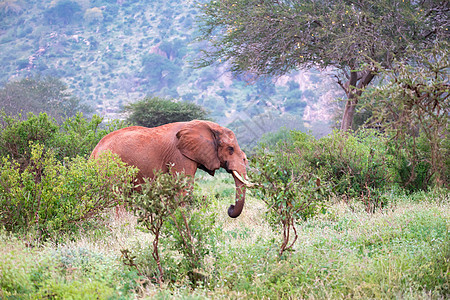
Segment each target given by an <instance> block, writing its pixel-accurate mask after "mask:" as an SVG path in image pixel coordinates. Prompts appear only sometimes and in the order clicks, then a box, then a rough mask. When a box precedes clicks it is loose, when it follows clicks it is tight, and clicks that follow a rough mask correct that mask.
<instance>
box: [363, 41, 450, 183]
mask: <svg viewBox="0 0 450 300" xmlns="http://www.w3.org/2000/svg"><path fill="white" fill-rule="evenodd" d="M448 46H449V44H448V43H442V44H440V45H436V46H435V47H433V48H432V49H430V50H428V49H427V50H426V51H420V52H418V53H413V54H411V56H415V57H416V58H415V63H414V66H411V65H407V64H405V63H403V62H394V65H393V67H392V69H391V70H383V68H382V67H380V70H381V73H382V74H383V77H385V78H386V81H382V82H381V84H380V85H379V86H377V87H376V88H373V89H370V90H368V91H367V92H366V93H365V94H364V95H363V97H364V98H365V102H367V104H366V105H367V107H368V108H369V110H370V111H371V112H372V117H371V118H369V120H368V121H369V122H368V124H369V125H371V126H374V127H377V128H380V129H382V130H383V131H386V132H389V133H390V136H391V137H392V139H391V142H392V143H393V144H394V145H395V147H396V148H397V151H396V152H397V153H404V155H405V157H406V159H407V169H409V172H408V173H409V174H407V178H405V179H406V180H405V182H403V183H404V185H405V186H408V185H409V184H411V183H412V182H413V181H415V178H416V177H417V173H418V172H417V170H416V169H418V166H419V164H420V163H421V162H423V163H426V164H427V165H429V168H427V172H426V174H425V178H423V182H425V186H427V185H428V184H429V182H430V180H433V181H434V184H435V185H437V186H440V187H442V186H445V187H448V186H449V184H450V159H449V154H450V133H449V129H450V128H449V127H450V122H449V121H450V115H449V111H450V94H449V91H450V79H449V78H450V68H449V67H450V58H449V57H450V50H449V47H448ZM399 156H400V155H399ZM400 157H401V156H400Z"/></svg>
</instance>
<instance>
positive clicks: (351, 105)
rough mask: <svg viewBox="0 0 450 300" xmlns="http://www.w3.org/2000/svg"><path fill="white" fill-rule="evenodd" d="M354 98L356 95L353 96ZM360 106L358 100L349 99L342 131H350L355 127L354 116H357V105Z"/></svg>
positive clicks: (346, 104) (343, 118)
mask: <svg viewBox="0 0 450 300" xmlns="http://www.w3.org/2000/svg"><path fill="white" fill-rule="evenodd" d="M353 96H354V95H353ZM357 104H358V99H356V98H355V99H353V100H351V99H348V100H347V103H345V109H344V115H343V116H342V122H341V130H342V131H349V130H351V129H352V126H353V116H354V115H355V109H356V105H357Z"/></svg>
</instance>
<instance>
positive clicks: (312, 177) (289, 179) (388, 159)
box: [250, 131, 395, 249]
mask: <svg viewBox="0 0 450 300" xmlns="http://www.w3.org/2000/svg"><path fill="white" fill-rule="evenodd" d="M251 161H252V163H251V165H252V167H253V168H254V171H253V172H251V173H250V177H251V179H252V181H253V182H257V183H259V185H258V186H257V189H258V192H259V193H260V195H261V199H262V200H263V201H264V202H266V204H267V207H268V208H269V220H270V222H271V223H272V224H283V228H284V229H283V235H284V237H285V243H286V241H287V240H288V239H289V231H288V230H287V228H289V227H292V228H294V227H293V224H295V223H297V222H298V221H299V220H302V219H306V218H308V217H309V216H313V215H315V214H317V212H319V211H323V210H320V208H321V207H322V206H323V205H324V204H325V203H326V202H327V200H328V199H329V198H330V196H333V195H335V196H339V197H343V198H344V199H349V200H350V199H356V200H357V201H361V202H362V203H364V205H365V208H366V210H367V211H368V212H374V211H375V210H376V209H377V208H381V207H383V206H385V205H386V203H387V201H388V199H387V198H386V196H385V193H386V192H388V191H389V190H391V189H395V184H394V176H395V169H394V160H393V157H392V156H391V155H389V154H388V148H387V147H386V145H385V140H384V138H383V137H382V136H380V135H377V134H376V133H374V132H371V131H365V132H364V131H360V132H358V133H355V134H350V133H345V134H344V133H340V132H334V133H333V134H331V135H329V136H327V137H323V138H321V139H319V140H316V139H315V138H314V137H312V136H311V135H308V134H306V133H302V132H299V131H297V132H296V131H291V133H290V137H289V141H288V142H279V143H278V144H276V145H273V144H272V146H270V147H266V146H264V145H261V146H260V148H259V149H258V150H257V152H256V154H255V155H253V157H252V160H251ZM289 224H290V225H289ZM296 237H297V235H296V232H294V242H295V239H296ZM286 238H287V239H286ZM292 245H293V244H292ZM282 249H283V247H282Z"/></svg>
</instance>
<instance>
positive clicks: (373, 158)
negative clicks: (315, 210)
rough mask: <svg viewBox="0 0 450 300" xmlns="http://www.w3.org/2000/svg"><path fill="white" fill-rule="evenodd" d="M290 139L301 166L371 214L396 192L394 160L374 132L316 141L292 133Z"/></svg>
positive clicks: (382, 141)
mask: <svg viewBox="0 0 450 300" xmlns="http://www.w3.org/2000/svg"><path fill="white" fill-rule="evenodd" d="M293 137H294V145H295V148H296V149H297V151H300V152H301V155H302V160H303V161H304V163H305V164H306V165H307V167H308V168H309V169H312V171H313V173H314V174H315V175H316V176H317V177H318V178H320V180H321V181H323V182H325V183H327V185H329V186H330V187H331V189H332V192H333V193H334V194H335V195H337V196H343V197H347V198H354V199H360V200H361V201H364V202H366V204H367V209H368V211H373V210H374V209H375V208H377V207H380V206H382V205H383V204H384V201H385V199H383V193H384V192H385V191H387V190H389V189H393V188H395V184H394V176H395V169H394V162H393V157H392V156H391V155H390V154H389V153H388V149H387V147H386V146H385V142H386V140H385V138H384V137H383V136H381V135H379V134H378V133H376V132H375V131H370V130H366V131H358V132H356V133H353V134H350V133H342V132H339V131H335V132H333V133H332V134H330V135H328V136H326V137H323V138H321V139H319V140H315V139H311V138H305V134H304V133H302V132H293Z"/></svg>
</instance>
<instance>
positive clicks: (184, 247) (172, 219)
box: [122, 172, 214, 284]
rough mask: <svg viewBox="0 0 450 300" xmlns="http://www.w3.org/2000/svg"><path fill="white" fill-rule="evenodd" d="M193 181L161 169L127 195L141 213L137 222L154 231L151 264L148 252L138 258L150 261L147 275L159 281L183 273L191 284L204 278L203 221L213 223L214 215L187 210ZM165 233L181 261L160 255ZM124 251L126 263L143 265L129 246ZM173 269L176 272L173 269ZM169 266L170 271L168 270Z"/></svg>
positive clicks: (204, 241) (132, 206)
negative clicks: (209, 215)
mask: <svg viewBox="0 0 450 300" xmlns="http://www.w3.org/2000/svg"><path fill="white" fill-rule="evenodd" d="M191 185H192V178H190V177H188V176H186V175H184V174H181V173H175V174H172V172H169V173H162V172H158V173H157V174H155V178H154V179H153V180H145V183H144V184H142V185H141V191H140V192H137V193H134V194H132V195H130V196H127V195H125V199H126V201H127V202H128V204H129V206H130V207H131V209H132V210H133V211H134V213H135V214H136V215H137V217H138V223H139V224H141V225H143V226H144V227H145V228H146V229H147V230H148V231H150V232H151V233H152V234H153V235H154V239H153V243H152V246H153V248H152V251H151V256H152V259H150V260H151V261H152V262H150V268H148V265H149V262H148V260H149V259H148V254H147V255H144V257H139V258H138V260H141V261H144V266H145V265H147V267H144V268H146V269H147V270H148V272H149V273H148V274H146V275H147V277H149V279H151V280H154V281H157V282H158V283H160V284H161V283H162V282H163V281H164V280H166V281H167V280H168V281H176V280H175V279H174V278H177V279H183V277H184V276H188V277H189V279H190V281H191V283H192V284H195V283H196V282H197V281H198V280H200V279H202V275H201V272H200V270H201V267H202V263H203V260H204V257H205V256H206V255H207V254H208V249H207V247H206V240H207V233H208V227H205V226H204V225H205V224H207V225H211V224H212V222H213V221H214V219H213V218H211V217H204V215H203V214H201V213H198V212H191V211H188V208H187V207H185V205H186V204H189V203H191V204H192V202H193V194H192V189H191ZM189 209H190V208H189ZM163 226H165V227H164V228H163ZM163 234H164V239H165V240H166V242H165V244H167V245H168V248H169V249H170V248H171V249H172V250H173V251H177V252H178V254H181V257H182V258H181V260H179V262H178V263H175V262H174V260H173V259H171V257H166V258H161V256H160V253H161V251H160V238H161V236H162V235H163ZM122 253H124V257H125V263H126V264H128V265H132V266H135V267H136V268H137V269H138V270H140V269H142V266H139V265H138V264H136V262H135V259H136V257H132V256H130V255H128V250H123V252H122ZM166 262H168V263H169V264H170V265H171V266H172V267H171V266H167V267H166V268H165V267H164V266H163V265H162V263H166ZM171 269H172V270H176V272H174V271H170V270H171ZM166 270H169V272H167V273H166V272H165V271H166ZM171 279H172V280H171Z"/></svg>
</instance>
